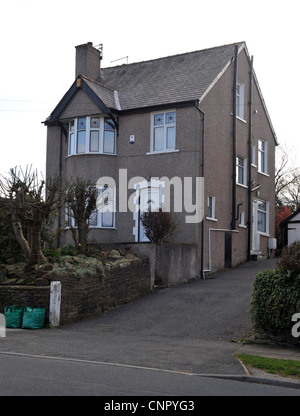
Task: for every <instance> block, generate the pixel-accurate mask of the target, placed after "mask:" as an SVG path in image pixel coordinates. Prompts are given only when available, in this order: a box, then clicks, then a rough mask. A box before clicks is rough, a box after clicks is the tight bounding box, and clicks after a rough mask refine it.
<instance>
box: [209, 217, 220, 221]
mask: <svg viewBox="0 0 300 416" xmlns="http://www.w3.org/2000/svg"><path fill="white" fill-rule="evenodd" d="M206 219H207V220H208V221H214V222H217V221H218V220H217V218H212V217H206Z"/></svg>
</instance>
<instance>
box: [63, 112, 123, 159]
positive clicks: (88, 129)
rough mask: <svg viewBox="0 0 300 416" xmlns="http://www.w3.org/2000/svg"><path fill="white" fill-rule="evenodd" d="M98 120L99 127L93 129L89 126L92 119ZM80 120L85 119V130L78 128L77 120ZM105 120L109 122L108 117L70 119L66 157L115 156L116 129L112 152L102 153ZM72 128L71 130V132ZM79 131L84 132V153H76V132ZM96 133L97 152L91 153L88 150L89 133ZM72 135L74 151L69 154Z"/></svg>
mask: <svg viewBox="0 0 300 416" xmlns="http://www.w3.org/2000/svg"><path fill="white" fill-rule="evenodd" d="M94 118H95V119H96V118H98V119H99V127H93V126H91V120H92V119H94ZM80 119H86V128H85V129H82V130H80V128H79V126H78V120H80ZM106 120H111V118H110V117H103V116H83V117H77V118H74V119H72V120H71V121H70V122H69V143H68V156H73V155H82V154H93V155H94V154H105V155H115V154H116V129H114V130H113V131H114V152H113V153H111V152H104V142H105V131H106V130H107V129H106V128H105V123H106ZM72 126H74V127H73V130H72ZM79 131H85V132H86V135H85V151H84V152H80V153H79V152H78V132H79ZM93 131H94V132H98V140H99V143H98V151H91V150H90V142H91V132H93ZM72 135H73V148H74V150H73V151H72V152H71V146H72V143H71V136H72Z"/></svg>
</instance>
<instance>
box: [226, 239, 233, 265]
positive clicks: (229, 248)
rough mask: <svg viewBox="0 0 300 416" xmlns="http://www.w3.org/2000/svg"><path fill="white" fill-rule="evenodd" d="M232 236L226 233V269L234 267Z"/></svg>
mask: <svg viewBox="0 0 300 416" xmlns="http://www.w3.org/2000/svg"><path fill="white" fill-rule="evenodd" d="M231 253H232V234H231V233H225V267H226V268H231V267H232V254H231Z"/></svg>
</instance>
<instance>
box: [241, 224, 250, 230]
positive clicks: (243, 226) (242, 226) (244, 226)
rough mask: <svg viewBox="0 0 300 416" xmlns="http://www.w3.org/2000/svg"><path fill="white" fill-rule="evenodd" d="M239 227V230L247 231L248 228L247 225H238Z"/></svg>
mask: <svg viewBox="0 0 300 416" xmlns="http://www.w3.org/2000/svg"><path fill="white" fill-rule="evenodd" d="M239 227H240V228H245V229H247V228H248V227H247V225H243V224H239Z"/></svg>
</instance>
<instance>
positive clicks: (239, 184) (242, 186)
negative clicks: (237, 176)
mask: <svg viewBox="0 0 300 416" xmlns="http://www.w3.org/2000/svg"><path fill="white" fill-rule="evenodd" d="M236 184H237V185H238V186H240V187H241V188H245V189H248V186H247V185H244V184H243V183H239V182H237V183H236Z"/></svg>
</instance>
